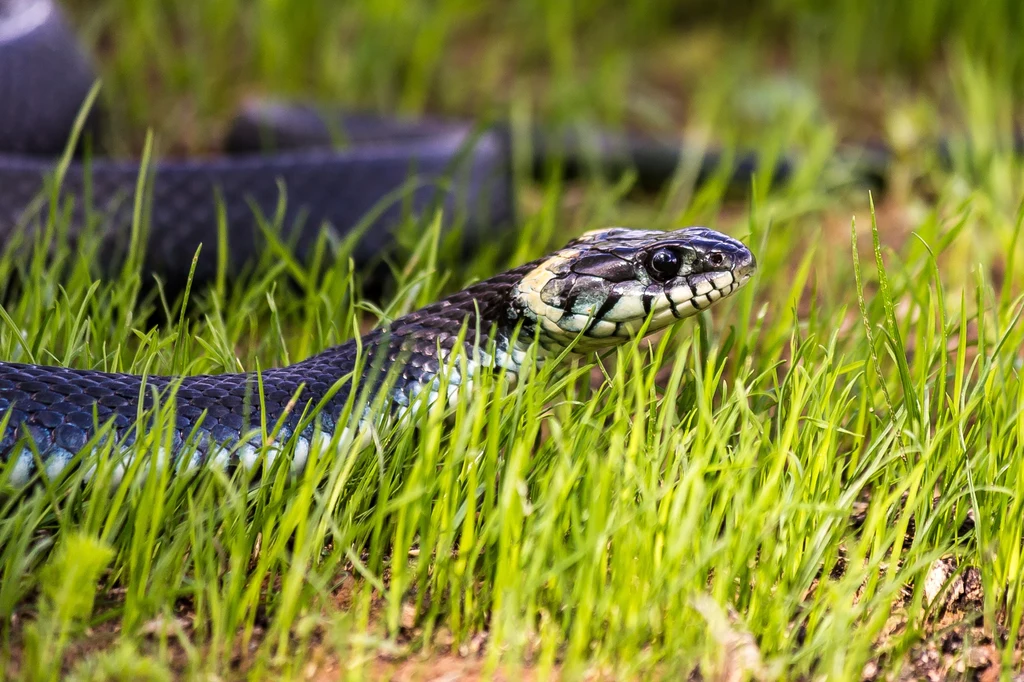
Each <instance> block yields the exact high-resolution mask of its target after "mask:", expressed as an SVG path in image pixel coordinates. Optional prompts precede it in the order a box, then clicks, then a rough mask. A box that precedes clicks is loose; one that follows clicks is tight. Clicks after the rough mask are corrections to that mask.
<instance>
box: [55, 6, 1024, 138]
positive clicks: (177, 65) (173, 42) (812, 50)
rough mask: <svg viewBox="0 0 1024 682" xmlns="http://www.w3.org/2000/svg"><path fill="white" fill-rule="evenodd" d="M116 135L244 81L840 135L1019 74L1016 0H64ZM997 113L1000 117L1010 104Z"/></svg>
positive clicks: (205, 128) (624, 120)
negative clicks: (785, 126) (795, 119)
mask: <svg viewBox="0 0 1024 682" xmlns="http://www.w3.org/2000/svg"><path fill="white" fill-rule="evenodd" d="M68 5H69V8H70V9H71V10H72V11H73V14H74V17H75V20H76V22H77V24H78V26H79V28H80V30H81V32H82V35H83V37H84V39H85V40H86V41H87V43H88V45H89V46H90V47H91V49H92V50H93V51H94V54H96V55H97V57H98V59H99V61H100V64H101V67H102V73H103V77H104V79H105V95H106V99H107V102H108V106H109V107H110V109H111V112H112V114H113V124H112V125H113V126H114V127H115V129H116V131H117V135H116V136H115V141H116V142H117V144H118V145H120V149H121V151H123V152H125V153H127V152H128V151H130V150H136V151H137V150H138V149H139V148H141V140H142V137H143V135H144V131H145V130H146V128H147V127H153V128H154V129H155V130H156V131H157V132H158V133H159V135H160V139H161V140H162V143H163V145H164V147H163V148H164V149H166V150H169V151H174V150H178V151H188V152H199V151H203V150H206V149H210V148H213V147H215V146H216V140H217V139H218V136H219V135H220V134H221V132H222V129H223V126H224V125H225V124H226V119H227V117H228V116H229V115H230V112H231V111H232V110H233V109H234V107H236V106H237V104H238V102H239V101H240V100H241V99H242V98H244V97H247V96H253V95H261V96H268V95H269V96H282V97H297V98H305V99H315V100H317V101H321V102H328V103H337V104H340V105H344V106H347V107H351V108H363V109H371V110H377V111H386V112H401V113H407V114H416V113H421V112H425V111H426V112H433V113H441V114H446V115H456V116H466V117H480V116H485V115H499V116H501V115H508V114H509V111H510V109H519V110H521V111H525V112H530V113H531V114H533V115H535V116H537V117H540V118H543V119H544V120H546V121H558V120H581V119H582V120H595V121H600V122H603V123H606V124H610V125H617V124H628V125H630V126H631V127H636V128H640V129H647V130H660V131H666V130H667V131H677V130H680V129H684V128H690V129H695V130H701V131H704V130H706V129H707V128H708V127H709V126H710V127H711V128H712V129H714V128H717V127H726V126H729V125H730V124H733V123H735V124H736V125H737V126H738V127H739V129H740V130H741V131H745V132H746V134H749V135H756V134H757V133H758V130H759V126H763V125H765V124H766V123H767V122H770V121H772V120H774V119H775V118H777V117H779V116H785V115H786V113H787V110H791V109H794V108H801V107H804V108H807V107H811V108H813V109H815V110H817V111H819V113H823V114H827V118H828V120H829V121H832V122H834V123H835V124H836V125H837V126H838V132H839V135H840V138H841V139H847V138H864V137H871V136H883V135H888V134H889V132H888V130H887V115H888V114H891V113H892V109H893V107H906V106H911V107H912V108H913V103H914V101H915V98H918V97H927V98H928V99H929V101H930V102H931V103H932V104H935V105H938V106H935V108H934V110H932V111H929V112H928V113H929V114H930V115H931V116H932V118H926V119H925V120H922V121H918V122H917V125H920V126H925V131H926V132H928V131H930V130H931V128H930V127H929V126H936V127H937V126H938V122H937V121H935V120H933V118H938V119H941V122H942V123H943V124H948V125H951V126H952V125H955V124H956V123H958V122H960V119H962V118H963V112H962V111H960V110H959V108H958V106H957V105H955V104H954V103H953V101H952V100H953V99H954V97H955V96H956V95H957V91H958V89H962V88H964V87H967V84H966V83H964V81H965V80H969V79H971V78H973V77H975V74H976V73H977V72H978V71H981V72H983V73H984V77H985V78H986V79H989V80H993V81H995V82H997V83H999V84H1000V91H1001V92H1003V93H1004V95H1005V96H1006V97H1011V98H1012V97H1016V96H1019V95H1020V93H1021V91H1022V86H1024V41H1021V40H1020V39H1019V33H1020V31H1019V29H1020V28H1022V27H1024V9H1022V4H1021V3H1019V2H1016V1H1015V0H981V1H980V2H976V3H964V2H955V1H952V0H920V1H915V2H888V1H886V0H837V1H836V2H820V1H819V2H815V1H812V0H766V1H756V0H740V1H738V2H729V3H717V2H711V1H709V0H693V1H682V2H669V1H667V0H636V1H634V2H628V3H623V2H611V1H608V0H593V1H590V2H580V1H576V2H550V1H547V0H507V1H505V2H474V1H471V0H436V1H433V2H428V1H426V0H354V1H352V2H334V1H333V0H305V1H303V2H285V1H283V0H217V1H216V2H213V1H209V2H192V0H159V1H154V2H143V1H140V0H68ZM1003 115H1004V120H1003V121H1002V122H1003V123H1006V120H1005V116H1007V115H1008V112H1005V113H1004V114H1003Z"/></svg>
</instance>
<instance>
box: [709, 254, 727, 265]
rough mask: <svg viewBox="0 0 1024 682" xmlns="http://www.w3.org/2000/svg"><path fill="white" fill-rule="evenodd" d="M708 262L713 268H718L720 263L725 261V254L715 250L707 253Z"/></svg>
mask: <svg viewBox="0 0 1024 682" xmlns="http://www.w3.org/2000/svg"><path fill="white" fill-rule="evenodd" d="M708 263H710V264H711V267H713V268H720V267H722V264H723V263H725V256H723V255H722V254H720V253H717V252H715V253H712V254H709V255H708Z"/></svg>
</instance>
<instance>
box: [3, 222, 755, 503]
mask: <svg viewBox="0 0 1024 682" xmlns="http://www.w3.org/2000/svg"><path fill="white" fill-rule="evenodd" d="M665 248H670V249H672V250H673V253H676V254H677V255H678V256H679V258H678V260H679V268H680V270H679V276H678V277H676V278H674V279H671V280H669V281H668V282H666V283H662V282H657V281H655V280H653V279H652V277H651V274H650V258H651V254H652V253H653V252H654V251H657V250H659V249H660V250H664V249H665ZM753 268H754V261H753V256H751V254H750V252H749V251H748V250H747V249H746V247H744V246H743V245H742V244H740V243H739V242H736V241H735V240H731V239H729V238H728V237H725V236H724V235H721V234H718V233H715V232H711V231H710V230H702V229H695V228H694V229H691V230H688V231H676V232H669V233H663V232H648V231H627V230H621V229H615V230H609V231H604V232H599V233H590V234H589V235H586V236H584V237H583V238H581V239H578V240H576V241H574V242H571V243H570V244H569V245H567V246H566V247H565V248H564V249H562V250H560V251H558V252H556V253H555V254H552V255H551V256H549V257H547V258H544V259H540V260H537V261H534V262H532V263H528V264H526V265H523V266H520V267H518V268H515V269H513V270H509V271H508V272H505V273H502V274H499V275H497V276H495V277H492V278H490V279H488V280H485V281H482V282H479V283H477V284H474V285H472V286H469V287H467V288H466V289H463V290H462V291H459V292H457V293H455V294H452V295H451V296H448V297H446V298H444V299H442V300H440V301H438V302H436V303H433V304H430V305H428V306H426V307H424V308H421V309H419V310H417V311H414V312H412V313H410V314H408V315H405V316H403V317H401V318H399V319H397V320H395V321H394V322H393V323H391V324H390V325H389V326H387V327H386V328H381V329H378V330H375V331H372V332H370V333H368V334H367V335H365V336H363V337H362V339H360V340H359V341H358V342H357V340H352V341H349V342H348V343H345V344H342V345H340V346H337V347H335V348H331V349H329V350H326V351H324V352H322V353H320V354H318V355H315V356H313V357H310V358H309V359H307V360H304V361H302V362H298V363H295V364H293V365H290V366H287V367H280V368H274V369H268V370H264V371H263V372H262V373H261V380H262V404H263V406H264V407H265V410H264V411H263V412H261V410H260V404H261V400H260V396H259V384H258V380H259V378H258V377H257V375H256V374H255V373H245V374H220V375H201V376H187V377H167V376H150V377H147V378H146V379H145V390H144V391H143V390H142V389H143V381H144V380H143V378H142V377H141V376H137V375H131V374H113V373H104V372H98V371H91V370H79V369H67V368H61V367H48V366H37V365H25V364H16V363H0V418H4V417H5V416H8V415H9V418H10V424H9V426H8V428H7V430H6V432H5V433H4V436H3V438H2V439H0V459H2V461H3V462H4V463H9V464H10V465H11V466H13V467H14V473H13V474H12V476H11V480H10V482H12V483H14V484H20V483H23V482H25V481H26V480H28V479H29V478H30V477H31V476H32V475H33V474H35V473H36V462H35V459H34V457H33V456H32V453H31V451H30V450H28V449H26V448H25V447H24V442H25V438H31V440H32V442H33V444H34V447H35V449H36V451H37V452H38V453H39V455H40V457H41V459H42V461H43V463H44V464H45V466H46V468H47V473H48V474H50V475H55V474H56V473H58V472H59V471H61V470H62V469H63V468H64V467H65V466H66V464H67V463H68V462H69V461H70V460H71V459H72V458H73V457H74V456H75V454H76V453H78V452H79V451H81V450H82V449H83V448H84V447H85V445H86V443H87V441H88V440H89V439H90V438H91V437H92V436H93V435H94V434H95V432H96V431H95V426H96V425H97V424H100V425H103V424H106V423H108V422H112V425H113V429H114V436H115V437H116V438H117V439H118V441H119V442H123V443H124V444H125V445H130V444H131V443H132V442H133V441H134V437H135V428H134V423H135V420H136V417H137V414H138V412H139V397H140V395H142V396H144V399H143V408H144V409H146V410H148V409H150V408H151V407H152V406H153V393H154V391H156V392H159V393H160V394H161V398H162V399H163V397H164V394H167V393H169V391H168V389H169V388H173V386H175V385H177V386H178V388H177V391H176V392H175V393H174V397H175V417H176V424H175V427H176V428H175V430H174V432H173V434H172V436H173V439H172V440H173V442H172V443H171V449H172V451H173V454H174V456H175V457H176V458H177V457H179V456H180V454H181V452H188V453H189V455H190V460H189V463H190V464H192V465H202V464H204V463H206V462H207V461H208V460H209V459H210V458H211V457H212V456H213V455H214V454H216V455H217V456H218V457H221V456H222V455H226V454H227V453H228V452H229V451H230V455H229V456H228V457H227V461H226V464H227V465H228V466H233V465H235V464H238V462H239V458H240V457H242V458H243V459H244V457H245V454H246V450H245V445H246V444H248V445H251V446H252V447H250V448H249V449H248V454H249V455H252V453H254V451H255V448H257V447H258V446H259V444H260V442H259V436H258V434H259V433H261V430H262V428H263V427H264V420H265V427H266V429H267V432H271V431H273V429H274V428H275V426H276V425H277V424H278V422H279V421H280V422H282V423H283V427H284V428H283V429H282V431H281V432H280V434H279V437H278V440H279V441H280V440H284V439H286V438H287V437H289V436H290V435H291V434H293V433H295V431H296V430H297V429H298V428H299V426H300V425H301V426H303V430H302V431H301V433H300V434H299V435H300V436H301V437H302V438H303V439H306V441H307V444H308V441H309V438H310V437H311V435H312V430H313V428H314V425H313V424H311V423H308V422H302V423H301V424H300V419H302V418H303V417H304V416H305V417H307V418H308V416H309V415H308V408H315V407H317V406H320V405H321V402H323V404H322V409H320V411H319V412H318V413H317V417H318V420H319V421H318V422H317V426H319V428H320V429H321V430H322V432H323V433H326V434H332V433H334V432H335V429H336V427H337V426H338V425H339V423H340V419H341V417H342V415H343V414H345V409H346V404H347V402H348V400H349V397H350V393H351V389H352V386H353V383H352V381H351V376H352V375H353V374H358V377H359V378H358V381H357V382H356V384H355V385H356V387H357V390H359V389H360V388H361V387H362V386H363V385H368V386H369V387H370V389H371V396H372V395H374V394H375V393H374V392H376V391H379V390H380V388H381V386H387V391H388V393H387V396H386V397H387V400H386V401H385V404H384V407H385V409H386V410H390V411H394V410H395V409H396V408H397V409H400V408H402V407H405V406H408V405H409V404H410V401H411V400H412V399H413V398H414V397H415V396H416V394H417V393H418V392H421V391H424V390H427V391H429V390H430V385H431V384H432V383H433V382H434V381H435V380H436V379H437V377H438V375H439V372H440V371H441V369H442V365H443V363H445V362H447V360H448V358H449V354H450V353H451V352H452V351H453V350H454V349H455V346H456V344H457V343H458V342H459V336H460V333H462V330H463V325H465V333H464V341H465V352H466V355H467V356H472V357H473V358H474V359H475V360H477V362H478V365H483V366H492V367H493V366H503V367H506V368H508V369H511V370H517V369H518V365H519V362H520V358H521V357H522V355H523V354H524V353H525V351H526V349H527V346H528V345H529V343H530V342H532V341H533V340H534V339H538V340H540V346H539V347H538V355H540V356H543V354H544V353H545V352H549V351H558V350H560V349H561V348H564V346H565V345H566V344H569V343H577V342H578V343H579V346H580V348H579V350H580V351H582V352H585V351H590V350H595V349H598V348H602V347H610V346H613V345H616V344H617V343H621V342H623V341H625V340H627V339H628V338H631V336H633V335H634V334H635V333H636V332H635V329H634V328H633V327H632V326H630V325H634V324H638V323H639V322H642V321H643V318H645V317H647V316H648V315H649V314H652V308H653V317H652V318H651V319H653V320H654V322H653V323H652V324H651V328H650V329H648V331H649V332H650V331H655V330H656V329H657V328H660V327H664V326H667V325H668V324H670V323H672V322H674V321H675V320H676V319H682V318H683V317H687V316H689V315H691V314H693V313H694V312H696V311H697V309H698V308H697V307H694V308H693V310H692V311H690V310H682V311H681V310H680V307H681V306H683V305H686V295H687V290H688V289H689V290H690V294H689V295H690V296H695V292H696V291H697V289H698V288H707V287H708V286H710V285H708V284H706V281H709V278H717V279H716V280H715V281H717V282H719V284H718V285H717V286H722V282H726V281H728V282H735V284H728V286H725V288H724V289H722V290H721V291H719V292H718V293H719V296H718V298H721V297H725V296H728V295H729V294H730V293H732V291H734V290H735V289H736V288H738V287H739V286H740V285H741V284H742V283H743V282H744V281H746V279H747V278H748V277H749V275H750V273H752V272H753ZM684 275H685V276H684ZM531 287H534V288H536V291H533V289H531ZM661 291H665V292H669V291H671V292H674V293H673V294H672V295H669V294H668V293H666V294H665V296H660V294H659V292H661ZM652 292H653V293H652ZM659 296H660V298H659ZM662 298H664V299H665V301H664V302H662V303H659V301H661V299H662ZM673 298H674V299H675V300H670V299H673ZM641 299H642V300H641ZM692 300H694V301H696V300H697V298H693V299H692ZM714 300H718V299H717V298H713V299H708V300H707V302H706V304H704V303H702V304H701V305H700V308H703V307H707V306H708V305H711V303H713V302H714ZM694 306H696V303H694ZM629 307H635V308H636V309H637V310H638V311H639V314H637V315H633V314H631V313H630V312H629V310H628V308H629ZM691 307H692V306H691ZM573 313H575V316H574V315H573ZM581 315H589V317H586V318H585V317H581ZM623 316H626V317H627V318H628V319H627V320H626V321H625V322H621V321H618V322H607V321H606V320H605V318H608V319H611V318H614V319H616V320H618V319H621V318H623ZM555 318H560V320H557V321H556V320H555ZM574 320H575V321H574ZM581 320H582V321H584V322H585V323H586V324H584V325H583V326H585V327H586V329H585V331H584V333H583V335H582V336H580V334H579V333H578V332H579V329H577V326H579V323H580V321H581ZM560 325H561V326H560ZM574 325H576V326H574ZM602 325H603V326H602ZM577 337H579V338H577ZM513 338H514V339H518V341H515V343H513ZM574 339H575V341H574ZM360 345H361V346H362V351H361V352H360V350H359V348H360ZM488 347H491V348H496V349H497V350H498V353H496V354H495V355H496V356H497V357H495V358H492V357H490V356H486V357H483V356H478V355H475V353H476V350H474V349H486V348H488ZM503 351H504V353H503ZM513 351H514V352H513ZM360 359H361V362H360ZM374 368H377V369H378V370H382V371H383V372H391V373H392V374H391V377H390V380H391V381H393V383H386V384H385V383H382V379H383V378H384V377H383V376H382V374H381V372H379V371H378V372H377V373H374V371H373V370H374ZM346 378H349V380H346V381H343V380H345V379H346ZM463 379H464V378H463V377H461V376H459V375H453V376H451V377H450V378H449V380H450V383H451V384H452V385H453V386H456V387H457V386H458V385H459V384H460V383H462V381H463ZM300 388H301V391H300ZM332 389H334V391H335V392H334V393H333V394H331V391H332ZM329 394H331V395H330V396H329ZM328 396H329V397H328ZM296 398H297V399H296ZM325 398H326V400H325ZM94 412H95V414H94ZM186 445H187V446H188V447H185V446H186ZM239 445H241V446H242V447H241V448H239V447H237V446H239ZM222 448H223V449H222ZM232 448H234V449H232ZM12 460H13V461H12ZM243 463H244V462H243Z"/></svg>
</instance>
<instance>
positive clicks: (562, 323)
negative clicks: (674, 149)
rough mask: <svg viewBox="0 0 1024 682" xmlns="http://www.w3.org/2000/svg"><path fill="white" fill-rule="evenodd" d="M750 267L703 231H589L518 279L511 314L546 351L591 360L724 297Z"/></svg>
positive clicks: (731, 245)
mask: <svg viewBox="0 0 1024 682" xmlns="http://www.w3.org/2000/svg"><path fill="white" fill-rule="evenodd" d="M755 269H756V261H755V259H754V256H753V255H752V254H751V253H750V250H749V249H747V247H746V246H744V245H743V244H742V243H740V242H738V241H736V240H734V239H732V238H731V237H728V236H726V235H724V234H721V233H718V232H715V231H712V230H709V229H706V228H687V229H683V230H676V231H672V232H661V231H653V230H631V229H627V228H621V227H616V228H608V229H602V230H592V231H590V232H587V233H585V234H584V235H583V236H581V237H579V238H577V239H575V240H573V241H572V242H570V243H569V244H568V245H567V246H566V247H565V248H564V249H562V250H561V251H558V252H557V253H555V254H554V255H553V256H551V257H550V258H548V259H546V260H544V261H543V262H541V263H540V264H539V265H537V266H536V267H534V268H533V269H532V270H530V271H529V272H527V273H526V275H525V276H524V277H523V278H522V280H521V281H520V282H519V283H518V284H517V285H516V286H515V288H514V290H513V298H514V300H515V302H516V304H517V305H516V308H517V309H518V310H519V311H521V313H522V316H523V317H524V318H525V321H527V322H528V323H529V324H528V328H527V330H528V331H533V332H539V334H540V337H541V343H542V345H543V346H544V347H545V348H547V349H549V350H550V349H557V348H559V347H565V346H568V345H570V344H572V343H574V342H575V344H576V345H575V346H574V350H576V351H579V352H584V353H585V352H591V351H595V350H600V349H602V348H606V347H610V346H614V345H617V344H621V343H624V342H625V341H627V340H629V339H630V338H633V337H635V336H636V335H637V334H639V333H640V332H641V330H642V329H643V326H644V323H645V322H646V321H647V320H648V318H649V319H650V323H649V324H648V325H647V329H646V331H647V333H653V332H655V331H658V330H660V329H663V328H665V327H667V326H669V325H671V324H673V323H675V322H676V321H678V320H682V319H685V318H687V317H690V316H692V315H695V314H697V313H698V312H700V311H702V310H705V309H707V308H708V307H709V306H711V305H713V304H714V303H716V302H718V301H720V300H722V299H724V298H727V297H728V296H730V295H732V294H733V293H734V292H735V291H736V290H737V289H739V288H740V287H741V286H743V285H744V284H745V283H746V282H747V281H748V280H749V279H750V277H751V276H752V275H753V272H754V270H755Z"/></svg>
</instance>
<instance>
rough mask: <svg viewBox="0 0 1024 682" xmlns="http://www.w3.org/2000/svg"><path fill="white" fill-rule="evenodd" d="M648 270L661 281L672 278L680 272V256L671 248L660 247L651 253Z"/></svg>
mask: <svg viewBox="0 0 1024 682" xmlns="http://www.w3.org/2000/svg"><path fill="white" fill-rule="evenodd" d="M647 270H648V271H649V272H650V273H651V276H652V277H653V278H654V279H656V280H658V281H660V282H664V281H666V280H669V279H672V278H673V277H675V276H676V275H677V274H679V256H678V255H676V253H675V252H673V251H670V250H669V249H658V250H657V251H655V252H654V253H652V254H651V258H650V260H649V261H648V266H647Z"/></svg>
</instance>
